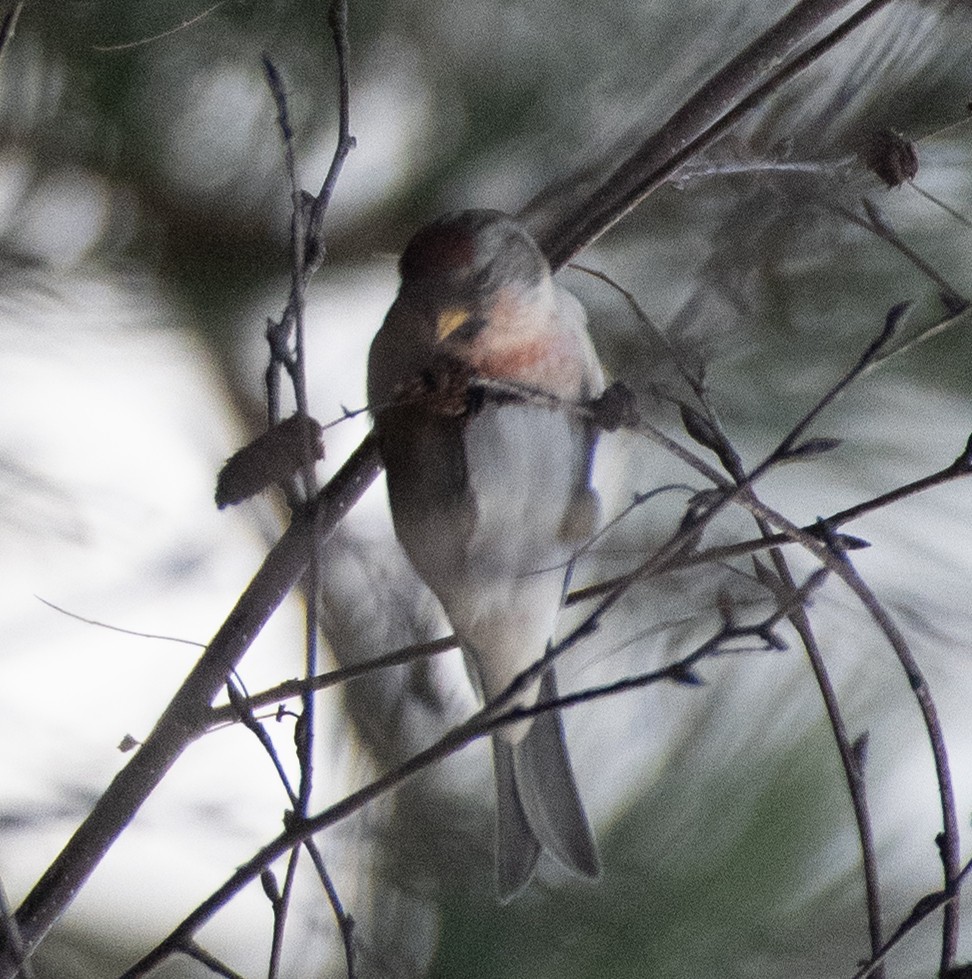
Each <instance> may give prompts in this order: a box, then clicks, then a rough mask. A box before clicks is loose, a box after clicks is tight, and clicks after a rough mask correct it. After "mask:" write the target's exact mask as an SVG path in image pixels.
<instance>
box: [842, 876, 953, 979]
mask: <svg viewBox="0 0 972 979" xmlns="http://www.w3.org/2000/svg"><path fill="white" fill-rule="evenodd" d="M970 871H972V860H970V861H969V862H968V863H967V864H966V865H965V866H964V867H963V868H962V871H961V873H960V874H959V875H958V877H957V878H956V880H955V885H956V892H955V894H953V895H952V896H951V897H950V896H949V895H948V894H947V893H946V892H945V891H934V892H933V893H931V894H926V895H925V896H924V897H923V898H922V899H921V900H920V901H918V903H917V904H916V905H915V906H914V907H913V908H912V909H911V913H910V914H909V915H908V916H907V917H906V918H905V919H904V921H902V922H901V924H900V925H899V926H898V927H897V928H896V929H895V931H894V934H893V935H892V936H891V937H890V938H889V939H888V940H887V941H886V942H885V943H884V944H883V945H882V946H881V948H880V949H879V950H878V952H877V953H876V954H875V955H873V956H872V957H871V958H870V959H868V961H867V962H864V963H863V964H862V965H861V967H860V968H859V969H858V970H857V972H855V973H854V975H853V976H851V979H868V977H872V976H874V975H875V974H876V969H877V967H878V966H879V965H881V964H882V963H883V962H884V961H885V959H887V957H888V955H889V954H890V953H891V952H892V951H893V950H894V948H895V946H896V945H898V944H899V943H900V942H901V941H902V940H903V939H904V938H905V937H907V936H908V935H909V934H910V933H911V932H912V931H914V929H915V928H917V927H918V925H920V924H921V923H922V922H923V921H924V920H925V919H926V918H927V917H929V916H930V915H932V914H935V912H937V911H938V909H939V908H941V907H943V906H947V905H948V904H954V903H956V902H957V901H958V888H959V887H961V885H962V884H963V883H964V882H965V881H966V880H967V878H968V877H969V873H970Z"/></svg>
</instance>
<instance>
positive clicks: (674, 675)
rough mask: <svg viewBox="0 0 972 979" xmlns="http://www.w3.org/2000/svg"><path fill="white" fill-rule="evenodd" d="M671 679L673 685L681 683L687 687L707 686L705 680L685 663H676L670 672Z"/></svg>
mask: <svg viewBox="0 0 972 979" xmlns="http://www.w3.org/2000/svg"><path fill="white" fill-rule="evenodd" d="M669 678H670V679H671V680H672V682H673V683H679V684H681V685H682V686H685V687H704V686H705V680H703V679H702V677H701V676H699V674H698V673H696V672H695V670H693V669H692V668H691V667H690V666H688V665H687V664H685V663H676V664H675V665H674V666H673V667H672V668H671V670H670V671H669Z"/></svg>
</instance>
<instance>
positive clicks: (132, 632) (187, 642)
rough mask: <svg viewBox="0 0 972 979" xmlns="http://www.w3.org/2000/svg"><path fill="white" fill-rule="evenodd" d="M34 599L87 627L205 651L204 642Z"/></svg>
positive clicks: (38, 597) (38, 596)
mask: <svg viewBox="0 0 972 979" xmlns="http://www.w3.org/2000/svg"><path fill="white" fill-rule="evenodd" d="M34 598H36V599H37V601H38V602H41V603H42V604H44V605H46V606H47V607H48V608H52V609H54V611H55V612H60V613H61V615H66V616H67V617H68V618H69V619H77V621H78V622H83V623H84V624H85V625H93V626H97V627H98V628H99V629H107V630H108V631H109V632H120V633H121V634H122V635H125V636H137V637H138V638H139V639H161V640H162V641H163V642H176V643H181V644H182V645H184V646H197V647H198V648H199V649H205V648H206V644H205V643H204V642H196V640H195V639H180V638H179V637H178V636H165V635H161V634H159V633H155V632H141V631H139V630H138V629H124V628H122V626H120V625H112V624H111V623H109V622H100V621H99V620H98V619H88V618H85V616H83V615H78V613H77V612H69V611H68V610H67V609H66V608H61V606H60V605H55V604H54V603H53V602H49V601H48V600H47V599H46V598H41V596H40V595H35V596H34Z"/></svg>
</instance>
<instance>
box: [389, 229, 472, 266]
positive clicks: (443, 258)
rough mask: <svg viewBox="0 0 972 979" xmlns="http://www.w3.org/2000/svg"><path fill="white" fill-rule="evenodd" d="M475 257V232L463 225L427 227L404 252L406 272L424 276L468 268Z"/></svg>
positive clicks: (403, 261)
mask: <svg viewBox="0 0 972 979" xmlns="http://www.w3.org/2000/svg"><path fill="white" fill-rule="evenodd" d="M475 256H476V244H475V235H474V234H472V233H471V232H469V231H467V230H465V229H460V228H437V227H431V228H426V229H424V230H423V231H420V232H419V233H418V234H417V235H416V236H415V237H414V238H413V239H412V240H411V241H410V242H409V243H408V247H407V248H406V249H405V252H404V254H403V255H402V275H403V276H404V277H405V278H412V277H415V278H421V277H423V276H427V275H437V274H439V273H440V272H448V271H449V270H452V269H463V268H468V267H470V266H471V265H472V263H473V259H474V258H475Z"/></svg>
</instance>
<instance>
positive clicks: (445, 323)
mask: <svg viewBox="0 0 972 979" xmlns="http://www.w3.org/2000/svg"><path fill="white" fill-rule="evenodd" d="M468 320H469V310H468V309H461V308H458V309H444V310H443V311H442V312H441V313H439V315H438V317H437V318H436V321H435V338H436V340H437V341H438V342H439V343H441V342H442V341H443V340H445V338H446V337H447V336H449V334H451V333H454V332H455V331H456V330H458V329H459V327H460V326H462V325H463V324H464V323H466V322H468Z"/></svg>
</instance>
